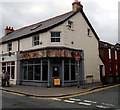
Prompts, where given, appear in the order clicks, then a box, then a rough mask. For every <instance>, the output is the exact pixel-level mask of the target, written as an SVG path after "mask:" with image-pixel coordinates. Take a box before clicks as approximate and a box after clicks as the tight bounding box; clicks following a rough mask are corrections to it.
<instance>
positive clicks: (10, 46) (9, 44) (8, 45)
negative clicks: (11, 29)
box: [7, 42, 12, 51]
mask: <svg viewBox="0 0 120 110" xmlns="http://www.w3.org/2000/svg"><path fill="white" fill-rule="evenodd" d="M7 48H8V51H11V50H12V42H9V43H8V44H7Z"/></svg>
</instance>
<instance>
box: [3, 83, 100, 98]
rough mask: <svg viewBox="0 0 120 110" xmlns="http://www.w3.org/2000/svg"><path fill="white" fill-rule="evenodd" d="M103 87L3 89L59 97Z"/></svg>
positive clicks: (12, 86) (19, 86) (16, 87)
mask: <svg viewBox="0 0 120 110" xmlns="http://www.w3.org/2000/svg"><path fill="white" fill-rule="evenodd" d="M101 86H102V84H101V83H94V84H87V85H81V86H80V87H79V88H78V87H77V86H72V87H51V88H47V87H35V86H24V85H11V87H2V88H1V89H2V90H7V91H11V92H17V93H23V94H27V95H32V96H43V97H54V96H55V97H57V96H64V95H73V94H78V93H81V92H85V91H88V90H90V89H94V88H97V87H101Z"/></svg>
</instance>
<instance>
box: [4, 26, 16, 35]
mask: <svg viewBox="0 0 120 110" xmlns="http://www.w3.org/2000/svg"><path fill="white" fill-rule="evenodd" d="M13 31H14V29H13V27H8V26H6V28H5V35H7V34H9V33H11V32H13Z"/></svg>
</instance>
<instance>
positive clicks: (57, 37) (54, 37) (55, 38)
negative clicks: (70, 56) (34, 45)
mask: <svg viewBox="0 0 120 110" xmlns="http://www.w3.org/2000/svg"><path fill="white" fill-rule="evenodd" d="M52 33H59V35H60V36H57V35H55V36H52ZM50 34H51V43H54V42H58V43H59V42H61V32H51V33H50ZM52 39H54V40H55V41H52ZM58 39H59V41H57V40H58Z"/></svg>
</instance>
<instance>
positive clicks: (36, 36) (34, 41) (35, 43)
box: [32, 34, 40, 46]
mask: <svg viewBox="0 0 120 110" xmlns="http://www.w3.org/2000/svg"><path fill="white" fill-rule="evenodd" d="M35 38H36V39H35ZM39 42H40V36H39V34H38V35H34V36H33V37H32V44H33V46H37V45H40V44H39Z"/></svg>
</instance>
